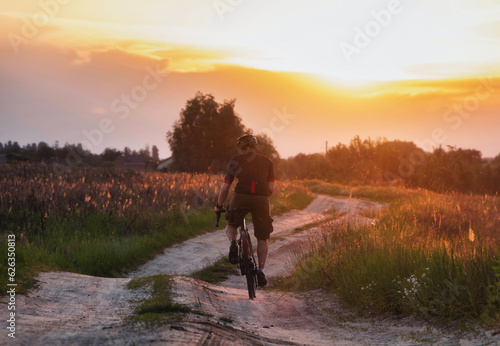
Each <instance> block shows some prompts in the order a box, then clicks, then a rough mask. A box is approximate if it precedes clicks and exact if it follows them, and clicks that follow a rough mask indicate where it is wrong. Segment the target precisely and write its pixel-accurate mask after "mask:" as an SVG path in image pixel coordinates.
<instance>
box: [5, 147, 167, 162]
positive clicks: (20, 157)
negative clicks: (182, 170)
mask: <svg viewBox="0 0 500 346" xmlns="http://www.w3.org/2000/svg"><path fill="white" fill-rule="evenodd" d="M0 154H3V155H5V157H6V158H7V160H8V161H31V162H46V163H61V164H69V163H75V158H78V164H86V165H90V166H106V165H109V163H110V162H113V161H115V160H116V159H117V158H118V157H121V156H124V157H133V156H134V157H138V158H140V159H141V160H142V161H143V162H144V163H145V164H146V166H147V167H151V168H152V167H156V165H157V164H158V162H159V160H160V158H159V150H158V147H157V146H156V145H153V146H152V148H151V149H150V147H149V146H148V145H146V147H145V148H144V149H140V150H132V149H130V148H129V147H125V148H124V149H123V150H118V149H115V148H105V149H104V151H103V152H102V153H101V154H93V153H92V152H90V151H88V150H86V149H84V148H83V146H82V144H81V143H79V144H68V143H66V144H65V145H64V146H59V143H58V142H57V141H56V142H55V143H54V145H52V146H51V145H49V144H47V143H46V142H43V141H42V142H39V143H31V144H26V145H23V146H21V145H19V143H18V142H12V141H8V142H6V143H2V142H0Z"/></svg>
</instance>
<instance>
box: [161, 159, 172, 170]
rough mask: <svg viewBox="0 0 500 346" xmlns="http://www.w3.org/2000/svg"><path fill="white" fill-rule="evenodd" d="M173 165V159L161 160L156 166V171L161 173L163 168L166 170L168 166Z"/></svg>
mask: <svg viewBox="0 0 500 346" xmlns="http://www.w3.org/2000/svg"><path fill="white" fill-rule="evenodd" d="M172 163H174V158H173V157H169V158H168V159H165V160H161V161H160V163H159V164H158V170H159V171H161V170H162V169H164V168H168V167H169V166H170V165H172Z"/></svg>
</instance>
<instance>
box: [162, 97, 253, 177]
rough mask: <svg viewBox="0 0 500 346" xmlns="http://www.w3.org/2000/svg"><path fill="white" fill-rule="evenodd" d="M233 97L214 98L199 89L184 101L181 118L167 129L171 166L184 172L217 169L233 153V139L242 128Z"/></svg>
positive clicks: (223, 166) (219, 168) (241, 132)
mask: <svg viewBox="0 0 500 346" xmlns="http://www.w3.org/2000/svg"><path fill="white" fill-rule="evenodd" d="M234 104H235V100H234V99H233V100H229V101H224V102H223V103H222V104H220V103H218V102H217V101H215V99H214V97H213V96H212V95H210V94H206V95H205V94H202V93H200V92H198V93H197V94H196V96H195V97H194V98H192V99H190V100H188V101H187V102H186V106H185V107H184V108H183V109H182V110H181V113H180V119H179V120H178V121H176V122H175V123H174V126H173V129H172V131H168V132H167V141H168V144H169V145H170V149H171V151H172V157H173V159H174V164H173V165H174V169H177V170H180V171H186V172H206V171H209V170H211V171H219V170H222V169H224V168H225V165H226V163H227V162H228V161H229V160H230V158H231V157H232V156H234V155H235V154H236V147H235V143H236V139H237V138H238V137H239V136H241V135H243V133H244V132H245V127H244V126H243V124H242V122H241V118H240V117H239V116H238V115H237V114H236V113H235V111H234Z"/></svg>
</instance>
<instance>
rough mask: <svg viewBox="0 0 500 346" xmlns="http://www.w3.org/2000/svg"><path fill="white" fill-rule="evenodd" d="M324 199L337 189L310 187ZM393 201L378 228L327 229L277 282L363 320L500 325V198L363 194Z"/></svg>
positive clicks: (388, 191) (312, 184)
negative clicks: (339, 304)
mask: <svg viewBox="0 0 500 346" xmlns="http://www.w3.org/2000/svg"><path fill="white" fill-rule="evenodd" d="M305 184H306V185H309V187H310V188H311V189H312V190H313V191H316V192H320V190H321V192H323V193H324V192H326V190H328V189H331V190H332V193H333V194H341V195H346V194H347V192H346V191H343V190H337V189H340V187H338V186H336V185H329V184H326V183H318V182H307V183H305ZM350 194H352V195H353V196H354V195H356V196H359V197H367V198H374V199H377V200H382V201H388V200H392V202H391V203H390V205H389V206H388V207H386V208H385V209H384V210H383V211H382V214H381V216H380V219H379V220H378V222H376V223H375V224H374V225H370V226H362V227H359V228H349V227H347V226H345V225H339V224H338V223H331V224H327V225H325V226H323V227H322V231H321V235H320V236H318V238H317V239H316V241H315V243H314V246H313V250H312V252H310V253H308V254H300V256H299V258H298V262H297V265H296V269H295V272H294V273H293V274H292V275H291V276H289V277H285V278H283V279H281V280H279V281H278V282H277V284H278V286H280V287H282V288H288V289H297V288H299V289H303V290H307V289H313V288H322V289H325V290H327V291H331V292H334V293H336V294H338V296H339V297H340V298H341V300H342V301H344V302H345V303H347V304H348V305H350V306H351V307H352V308H354V309H355V310H357V311H359V312H360V313H377V314H385V313H396V314H404V315H419V316H422V317H425V318H429V319H431V320H439V321H443V322H451V321H454V322H467V321H476V322H477V321H483V322H486V323H488V324H496V325H498V323H499V322H500V319H499V312H500V256H499V244H500V232H499V230H500V198H499V197H497V196H488V195H484V196H479V195H464V194H459V193H448V194H438V193H434V192H429V191H426V190H406V189H403V188H397V189H396V188H385V189H384V188H378V187H376V188H368V187H365V188H355V189H352V191H351V192H350Z"/></svg>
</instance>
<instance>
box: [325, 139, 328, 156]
mask: <svg viewBox="0 0 500 346" xmlns="http://www.w3.org/2000/svg"><path fill="white" fill-rule="evenodd" d="M325 154H328V141H326V144H325Z"/></svg>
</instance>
